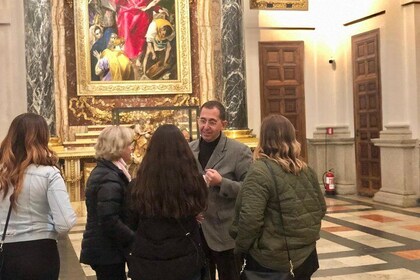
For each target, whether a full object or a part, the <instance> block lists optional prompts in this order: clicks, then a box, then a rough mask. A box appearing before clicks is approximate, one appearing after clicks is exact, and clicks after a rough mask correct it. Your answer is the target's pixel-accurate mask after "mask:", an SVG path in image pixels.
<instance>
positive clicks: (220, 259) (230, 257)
mask: <svg viewBox="0 0 420 280" xmlns="http://www.w3.org/2000/svg"><path fill="white" fill-rule="evenodd" d="M200 232H201V230H200ZM201 239H202V240H203V245H204V246H203V247H204V252H205V253H206V257H207V262H208V269H209V274H210V280H215V279H216V269H217V274H218V276H219V278H218V279H219V280H239V276H240V272H241V268H242V262H243V259H242V257H241V256H239V255H236V254H234V253H233V249H231V250H227V251H222V252H217V251H214V250H212V249H210V248H209V246H208V245H207V242H206V241H205V240H206V239H205V238H204V235H203V233H202V232H201Z"/></svg>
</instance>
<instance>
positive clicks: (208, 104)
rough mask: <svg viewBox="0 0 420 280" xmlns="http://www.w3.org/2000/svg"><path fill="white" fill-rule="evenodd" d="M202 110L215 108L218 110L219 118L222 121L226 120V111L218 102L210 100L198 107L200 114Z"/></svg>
mask: <svg viewBox="0 0 420 280" xmlns="http://www.w3.org/2000/svg"><path fill="white" fill-rule="evenodd" d="M203 108H206V109H213V108H216V109H218V110H219V113H220V114H219V118H220V119H221V120H222V121H225V120H226V109H225V106H223V104H222V103H220V102H219V101H216V100H210V101H207V102H206V103H204V104H203V105H201V107H200V114H201V110H203Z"/></svg>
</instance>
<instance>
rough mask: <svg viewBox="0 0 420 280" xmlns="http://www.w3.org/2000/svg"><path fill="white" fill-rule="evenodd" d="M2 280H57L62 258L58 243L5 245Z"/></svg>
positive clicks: (43, 242)
mask: <svg viewBox="0 0 420 280" xmlns="http://www.w3.org/2000/svg"><path fill="white" fill-rule="evenodd" d="M3 249H4V263H3V270H2V273H1V279H2V280H9V279H10V280H26V279H27V280H57V279H58V275H59V273H60V257H59V254H58V249H57V241H55V240H53V239H41V240H34V241H25V242H14V243H5V244H4V245H3Z"/></svg>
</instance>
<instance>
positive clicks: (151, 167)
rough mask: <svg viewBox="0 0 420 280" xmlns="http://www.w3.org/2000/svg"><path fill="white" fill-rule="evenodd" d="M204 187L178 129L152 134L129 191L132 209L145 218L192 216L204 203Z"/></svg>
mask: <svg viewBox="0 0 420 280" xmlns="http://www.w3.org/2000/svg"><path fill="white" fill-rule="evenodd" d="M207 195H208V191H207V187H206V184H205V182H204V179H203V176H202V175H201V174H200V173H199V171H198V168H197V163H196V160H195V158H194V155H193V153H192V152H191V149H190V147H189V146H188V143H187V141H186V140H185V138H184V136H183V135H182V133H181V131H180V130H179V129H178V128H177V127H176V126H174V125H162V126H160V127H159V128H158V129H156V131H155V132H154V133H153V136H152V138H151V139H150V142H149V144H148V147H147V150H146V154H145V156H144V158H143V161H142V162H141V165H140V168H139V170H138V172H137V177H136V184H135V186H134V187H133V189H132V190H131V208H132V209H133V210H134V211H136V212H137V213H139V214H140V215H142V216H146V217H154V216H157V217H172V218H180V217H186V216H195V215H197V214H199V213H200V212H202V211H203V210H204V209H205V208H206V205H207Z"/></svg>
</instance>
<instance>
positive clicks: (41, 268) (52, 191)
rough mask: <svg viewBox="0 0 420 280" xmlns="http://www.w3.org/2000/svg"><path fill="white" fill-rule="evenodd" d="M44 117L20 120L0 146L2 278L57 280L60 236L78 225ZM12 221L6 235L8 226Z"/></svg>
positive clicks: (21, 117)
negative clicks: (51, 145) (6, 224)
mask: <svg viewBox="0 0 420 280" xmlns="http://www.w3.org/2000/svg"><path fill="white" fill-rule="evenodd" d="M48 140H49V131H48V125H47V122H46V121H45V119H44V118H43V117H41V116H39V115H37V114H34V113H24V114H21V115H19V116H17V117H16V118H15V119H14V120H13V121H12V123H11V125H10V128H9V131H8V133H7V135H6V137H5V138H4V140H3V142H2V143H1V146H0V200H1V203H0V223H1V227H0V230H1V234H2V239H4V244H2V248H1V249H2V250H3V254H4V259H3V267H2V269H1V275H0V279H3V280H5V279H23V280H25V279H58V275H59V271H60V258H59V254H58V249H57V238H58V235H59V234H65V233H67V232H68V231H69V230H70V229H71V228H72V227H73V226H74V224H75V223H76V214H75V213H74V211H73V208H72V207H71V204H70V200H69V196H68V193H67V190H66V185H65V183H64V180H63V177H62V176H61V173H60V170H59V169H58V168H57V167H56V165H57V163H58V158H57V156H56V155H55V154H54V153H53V151H52V150H50V149H49V148H48ZM9 211H11V212H10V213H11V214H10V219H9V223H8V227H7V230H6V235H5V236H3V232H4V228H5V222H6V219H7V216H8V212H9Z"/></svg>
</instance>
